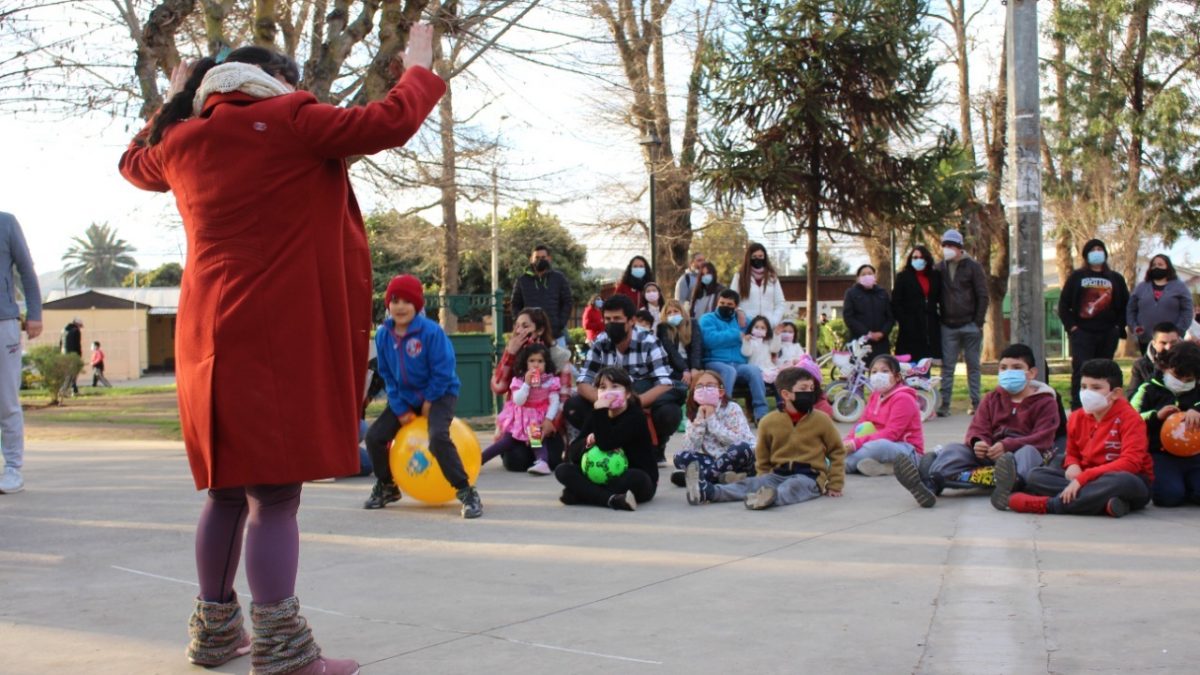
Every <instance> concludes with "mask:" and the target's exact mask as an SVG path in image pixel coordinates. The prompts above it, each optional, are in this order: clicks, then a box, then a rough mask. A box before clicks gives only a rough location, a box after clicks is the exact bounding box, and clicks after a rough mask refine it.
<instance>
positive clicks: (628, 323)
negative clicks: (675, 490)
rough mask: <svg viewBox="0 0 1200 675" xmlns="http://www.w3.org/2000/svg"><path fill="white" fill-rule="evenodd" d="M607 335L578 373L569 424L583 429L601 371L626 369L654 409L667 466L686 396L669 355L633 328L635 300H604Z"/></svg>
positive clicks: (568, 412) (645, 403) (599, 339)
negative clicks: (673, 375)
mask: <svg viewBox="0 0 1200 675" xmlns="http://www.w3.org/2000/svg"><path fill="white" fill-rule="evenodd" d="M601 312H602V314H603V315H604V333H603V334H601V335H598V336H596V340H595V341H594V342H593V343H592V348H591V349H590V350H588V354H587V359H586V360H585V361H584V362H583V369H582V371H581V372H580V374H579V382H578V388H577V393H576V394H575V395H574V396H572V397H571V398H570V400H568V401H567V406H566V410H565V414H566V417H567V421H568V422H570V423H571V425H572V426H574V427H575V428H576V429H581V428H583V423H584V420H586V419H587V416H588V411H590V410H591V408H592V406H593V405H595V403H596V387H595V378H596V373H598V372H599V371H600V369H601V368H604V367H607V366H618V367H620V368H624V369H625V372H627V373H629V377H630V379H632V380H633V389H634V391H635V392H636V393H637V395H638V398H640V399H641V400H642V406H644V407H646V408H649V409H650V418H651V419H652V420H653V422H654V431H655V434H656V435H657V436H658V448H657V450H658V461H659V464H660V465H665V463H666V455H665V450H666V447H667V440H668V439H670V438H671V434H672V433H674V432H675V430H676V429H678V428H679V422H680V420H682V419H683V409H682V407H681V405H682V403H683V399H684V396H683V395H682V393H681V391H680V389H679V388H677V386H676V383H675V382H674V381H673V380H672V379H671V366H670V364H669V363H668V361H667V352H666V350H665V349H663V346H662V344H661V343H660V342H659V341H658V338H656V337H654V335H653V334H652V333H650V332H645V331H635V330H633V314H634V312H635V308H634V306H633V301H632V300H630V299H629V298H628V297H626V296H624V295H614V296H613V297H611V298H609V299H608V300H605V301H604V308H603V309H602V310H601Z"/></svg>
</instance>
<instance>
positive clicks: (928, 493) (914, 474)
mask: <svg viewBox="0 0 1200 675" xmlns="http://www.w3.org/2000/svg"><path fill="white" fill-rule="evenodd" d="M895 471H896V480H897V481H899V482H900V484H901V485H903V486H904V487H905V488H907V489H908V491H909V492H910V493H912V496H913V499H916V500H917V503H918V504H920V505H921V506H922V507H924V508H927V509H928V508H930V507H932V506H933V505H934V504H936V503H937V496H936V495H934V494H933V491H932V490H930V489H929V486H928V485H926V484H925V481H923V480H921V474H920V472H919V471H918V470H917V465H916V464H913V461H912V458H911V457H908V456H907V455H901V456H900V457H898V458H896V465H895Z"/></svg>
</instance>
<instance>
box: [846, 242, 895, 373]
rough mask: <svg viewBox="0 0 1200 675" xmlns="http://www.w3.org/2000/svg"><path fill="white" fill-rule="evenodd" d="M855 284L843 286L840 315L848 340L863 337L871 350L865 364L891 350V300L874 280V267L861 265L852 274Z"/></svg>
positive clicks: (892, 322)
mask: <svg viewBox="0 0 1200 675" xmlns="http://www.w3.org/2000/svg"><path fill="white" fill-rule="evenodd" d="M854 276H856V277H858V283H856V284H854V285H853V286H851V287H850V288H848V289H846V295H845V297H844V298H843V299H842V318H843V319H845V320H846V327H847V328H849V329H850V339H851V340H855V339H858V338H860V337H862V336H864V335H865V336H867V345H868V346H870V348H871V351H870V352H869V353H868V354H867V363H870V362H871V361H872V360H873V359H874V358H875V357H876V356H879V355H881V354H890V353H891V342H890V336H891V333H892V327H893V326H895V325H896V320H895V318H894V317H893V316H892V299H891V297H889V296H888V292H887V291H885V290H883V288H881V287H880V286H879V284H878V283H877V282H876V280H875V279H876V275H875V267H874V266H872V265H861V266H859V268H858V271H857V272H855V273H854Z"/></svg>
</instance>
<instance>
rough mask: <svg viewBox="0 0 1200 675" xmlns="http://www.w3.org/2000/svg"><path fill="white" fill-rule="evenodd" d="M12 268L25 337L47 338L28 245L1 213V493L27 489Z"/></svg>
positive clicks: (18, 227)
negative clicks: (18, 282) (22, 304)
mask: <svg viewBox="0 0 1200 675" xmlns="http://www.w3.org/2000/svg"><path fill="white" fill-rule="evenodd" d="M13 268H16V270H17V275H19V276H20V277H21V290H22V291H23V292H24V293H25V325H24V329H25V333H26V334H27V335H29V339H30V340H32V339H33V338H36V337H37V336H39V335H41V334H42V290H41V288H40V287H39V286H38V278H37V273H36V272H34V271H33V258H31V257H30V256H29V247H28V246H27V245H26V244H25V234H24V233H23V232H22V231H21V225H20V223H18V222H17V219H16V217H15V216H13V215H12V214H11V213H4V212H2V211H0V279H2V280H3V282H4V294H3V295H0V340H3V345H4V347H5V349H4V350H3V351H0V450H3V453H4V474H3V475H0V494H11V493H13V492H20V491H21V490H23V489H24V488H25V479H24V477H23V476H22V475H21V468H22V467H23V466H25V415H24V413H23V412H21V399H20V392H21V328H22V326H21V307H20V305H18V304H17V299H16V294H15V292H14V291H15V289H16V287H17V286H16V284H14V283H13Z"/></svg>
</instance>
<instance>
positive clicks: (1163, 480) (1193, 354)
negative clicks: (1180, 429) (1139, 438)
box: [1130, 342, 1200, 507]
mask: <svg viewBox="0 0 1200 675" xmlns="http://www.w3.org/2000/svg"><path fill="white" fill-rule="evenodd" d="M1159 362H1160V363H1161V365H1162V371H1161V372H1157V373H1154V374H1153V375H1152V376H1151V377H1150V378H1149V379H1148V380H1147V381H1145V382H1143V383H1142V386H1141V387H1139V388H1138V391H1137V393H1136V394H1134V395H1133V399H1132V400H1131V401H1130V404H1131V405H1132V406H1133V407H1134V408H1136V409H1137V410H1138V412H1140V413H1141V414H1142V419H1143V420H1145V421H1146V431H1147V433H1148V434H1149V439H1148V440H1149V443H1150V458H1151V459H1152V460H1153V461H1154V495H1153V498H1154V505H1155V506H1168V507H1169V506H1182V505H1184V504H1188V503H1191V504H1200V455H1192V456H1191V457H1180V456H1178V455H1173V454H1171V453H1169V452H1166V451H1165V450H1163V447H1162V428H1163V424H1164V423H1165V422H1166V421H1167V418H1169V417H1171V416H1172V415H1175V414H1178V413H1183V416H1184V417H1183V424H1184V426H1185V428H1187V429H1195V428H1197V427H1200V387H1197V386H1196V382H1197V380H1200V345H1197V344H1196V343H1194V342H1183V343H1180V344H1177V345H1175V346H1174V347H1172V348H1171V350H1170V351H1164V352H1162V353H1161V356H1160V360H1159Z"/></svg>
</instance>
